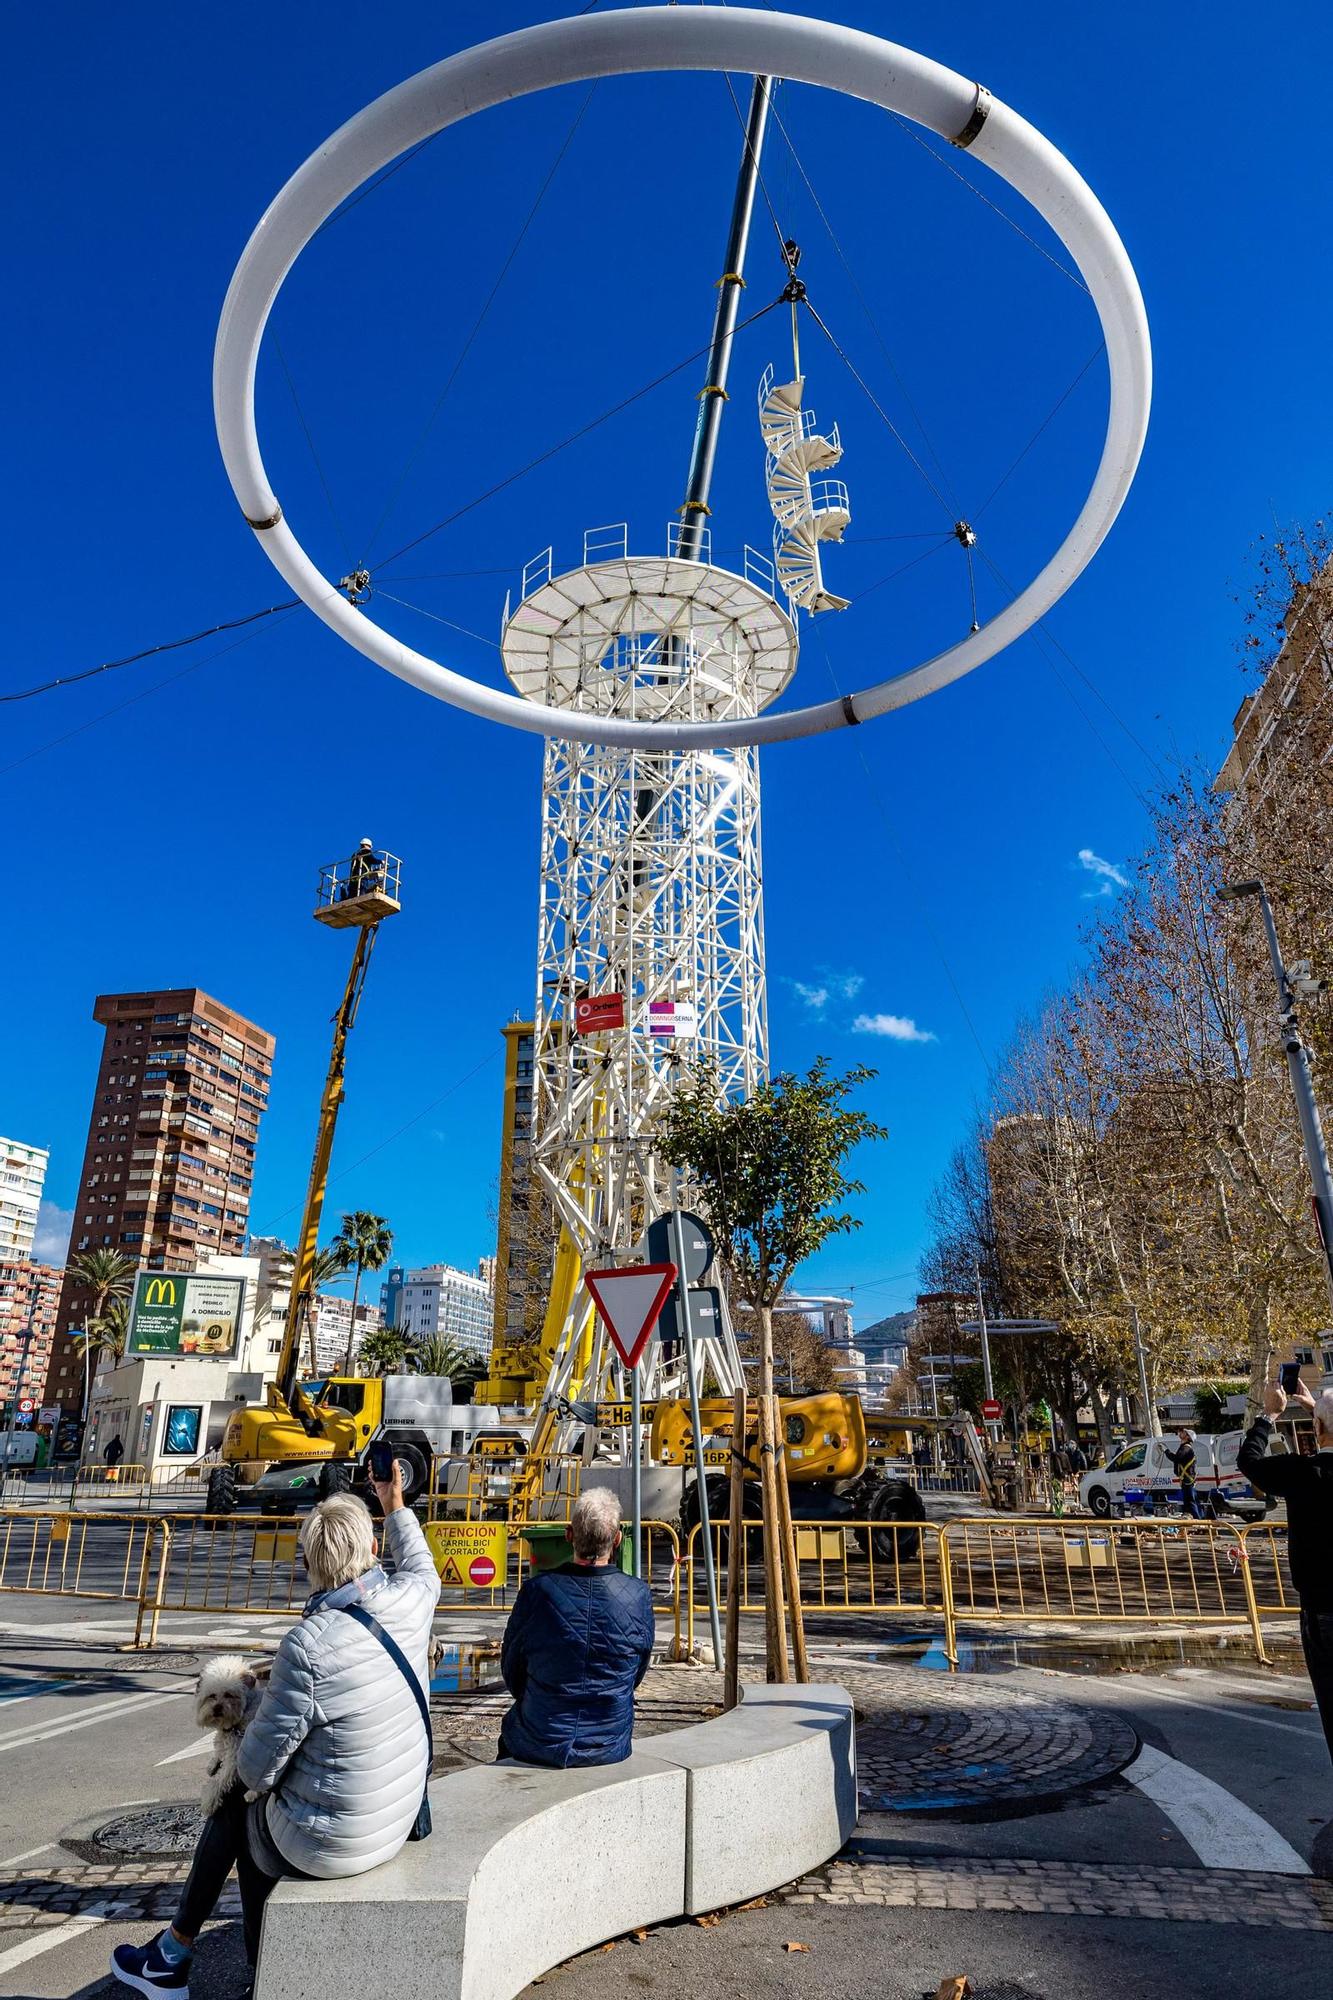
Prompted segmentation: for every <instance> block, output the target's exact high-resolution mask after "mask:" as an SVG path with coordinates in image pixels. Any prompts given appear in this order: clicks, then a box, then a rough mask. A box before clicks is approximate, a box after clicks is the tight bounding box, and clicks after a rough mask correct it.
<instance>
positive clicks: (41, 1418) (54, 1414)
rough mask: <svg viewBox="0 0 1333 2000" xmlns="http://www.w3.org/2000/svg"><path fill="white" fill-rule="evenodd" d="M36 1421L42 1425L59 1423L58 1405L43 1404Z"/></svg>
mask: <svg viewBox="0 0 1333 2000" xmlns="http://www.w3.org/2000/svg"><path fill="white" fill-rule="evenodd" d="M37 1420H38V1422H39V1423H43V1424H58V1423H59V1422H60V1405H59V1403H44V1404H43V1405H42V1408H41V1410H40V1412H39V1414H38V1419H37Z"/></svg>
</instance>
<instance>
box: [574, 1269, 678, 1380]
mask: <svg viewBox="0 0 1333 2000" xmlns="http://www.w3.org/2000/svg"><path fill="white" fill-rule="evenodd" d="M583 1275H584V1279H585V1282H586V1283H587V1287H588V1290H589V1291H590V1292H591V1293H592V1296H593V1303H594V1304H595V1306H596V1307H597V1310H598V1312H599V1313H600V1314H601V1316H602V1322H603V1324H604V1325H605V1327H606V1330H607V1332H608V1333H609V1334H610V1336H611V1339H612V1341H613V1343H614V1345H615V1350H616V1353H617V1354H618V1355H619V1356H620V1358H621V1360H622V1361H623V1362H624V1364H625V1366H626V1367H627V1368H633V1366H634V1364H635V1363H636V1362H637V1360H638V1358H639V1356H640V1355H641V1354H642V1353H643V1350H644V1348H645V1347H646V1346H647V1344H648V1336H649V1334H650V1333H651V1332H652V1330H653V1328H654V1327H655V1326H656V1325H657V1315H658V1314H659V1313H660V1312H661V1310H662V1307H663V1306H664V1305H665V1303H666V1298H667V1294H668V1292H669V1291H670V1290H671V1287H672V1286H673V1285H674V1284H675V1282H676V1267H675V1265H674V1264H630V1265H627V1266H626V1267H625V1268H624V1269H623V1270H620V1271H585V1272H584V1274H583Z"/></svg>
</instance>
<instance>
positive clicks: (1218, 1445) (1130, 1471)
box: [1078, 1431, 1281, 1521]
mask: <svg viewBox="0 0 1333 2000" xmlns="http://www.w3.org/2000/svg"><path fill="white" fill-rule="evenodd" d="M1244 1435H1245V1433H1244V1432H1243V1431H1223V1432H1222V1433H1221V1435H1220V1436H1218V1437H1196V1438H1195V1440H1194V1453H1195V1457H1196V1458H1197V1459H1198V1461H1199V1477H1198V1484H1197V1487H1196V1491H1197V1494H1198V1499H1199V1505H1200V1507H1201V1508H1202V1509H1203V1510H1204V1512H1205V1513H1207V1511H1208V1503H1209V1500H1210V1498H1211V1497H1212V1496H1213V1495H1214V1494H1216V1495H1217V1496H1218V1497H1219V1498H1220V1499H1221V1500H1222V1501H1224V1502H1225V1505H1226V1509H1227V1511H1228V1512H1229V1513H1232V1514H1235V1515H1237V1516H1238V1517H1240V1518H1241V1519H1243V1520H1247V1521H1262V1520H1263V1518H1264V1516H1265V1514H1267V1512H1268V1511H1269V1508H1270V1506H1271V1504H1272V1503H1271V1502H1270V1501H1268V1500H1267V1499H1266V1498H1265V1497H1264V1495H1263V1494H1262V1493H1258V1492H1256V1491H1255V1489H1254V1487H1253V1486H1251V1484H1250V1482H1249V1480H1248V1479H1247V1478H1246V1477H1245V1475H1244V1473H1242V1472H1241V1471H1240V1470H1239V1468H1238V1466H1237V1464H1236V1458H1237V1454H1238V1453H1239V1451H1240V1443H1241V1439H1242V1437H1243V1436H1244ZM1277 1443H1278V1446H1279V1449H1280V1448H1281V1440H1280V1439H1278V1440H1277ZM1179 1449H1180V1440H1179V1438H1178V1437H1176V1436H1175V1434H1174V1432H1173V1433H1172V1434H1171V1436H1170V1437H1164V1438H1134V1439H1132V1440H1131V1441H1130V1443H1129V1444H1127V1445H1125V1446H1124V1448H1123V1449H1122V1450H1120V1451H1118V1452H1116V1453H1115V1455H1114V1456H1113V1457H1112V1458H1111V1459H1110V1460H1109V1461H1108V1463H1107V1464H1105V1465H1099V1466H1097V1467H1095V1469H1094V1470H1093V1471H1091V1472H1085V1473H1084V1474H1083V1477H1082V1478H1081V1479H1080V1480H1079V1482H1078V1497H1079V1499H1080V1500H1081V1501H1082V1502H1083V1505H1084V1506H1085V1507H1086V1508H1088V1509H1089V1511H1090V1512H1091V1513H1093V1514H1097V1515H1100V1516H1102V1517H1103V1518H1105V1516H1106V1515H1108V1514H1110V1513H1112V1512H1114V1510H1115V1509H1116V1508H1117V1507H1121V1506H1130V1507H1138V1506H1141V1505H1142V1503H1143V1500H1144V1497H1145V1495H1151V1497H1152V1503H1153V1505H1154V1507H1166V1506H1174V1507H1178V1506H1179V1505H1180V1498H1181V1495H1180V1481H1179V1480H1178V1479H1177V1477H1176V1470H1175V1467H1174V1466H1173V1465H1172V1463H1171V1460H1170V1458H1169V1457H1168V1456H1167V1454H1168V1452H1173V1451H1178V1450H1179ZM1270 1449H1271V1446H1270Z"/></svg>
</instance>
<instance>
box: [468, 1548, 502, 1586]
mask: <svg viewBox="0 0 1333 2000" xmlns="http://www.w3.org/2000/svg"><path fill="white" fill-rule="evenodd" d="M467 1574H468V1582H469V1583H475V1584H477V1585H478V1586H479V1587H480V1588H483V1589H484V1587H485V1586H486V1585H487V1584H488V1583H494V1582H495V1564H494V1563H493V1562H492V1561H491V1559H490V1557H489V1556H473V1558H472V1561H471V1562H470V1563H469V1564H468V1566H467Z"/></svg>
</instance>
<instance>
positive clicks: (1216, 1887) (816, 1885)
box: [778, 1854, 1333, 1931]
mask: <svg viewBox="0 0 1333 2000" xmlns="http://www.w3.org/2000/svg"><path fill="white" fill-rule="evenodd" d="M778 1894H779V1900H780V1901H782V1902H785V1903H832V1904H842V1905H852V1904H866V1905H870V1906H879V1907H881V1908H884V1909H918V1910H1006V1911H1009V1912H1011V1913H1012V1912H1023V1911H1030V1912H1033V1913H1035V1914H1039V1915H1043V1916H1087V1917H1131V1918H1132V1917H1152V1918H1157V1919H1161V1920H1163V1921H1166V1922H1171V1923H1185V1924H1244V1925H1248V1926H1251V1927H1257V1928H1259V1929H1261V1930H1262V1929H1268V1930H1272V1929H1277V1930H1321V1931H1333V1883H1329V1882H1321V1881H1320V1880H1319V1879H1318V1878H1317V1877H1315V1876H1303V1875H1261V1874H1255V1873H1252V1872H1250V1871H1249V1870H1247V1869H1240V1868H1210V1869H1207V1870H1202V1869H1198V1868H1151V1869H1149V1868H1135V1867H1126V1866H1118V1865H1116V1864H1115V1863H1113V1862H1097V1863H1096V1864H1095V1865H1094V1864H1087V1863H1080V1862H1076V1861H1051V1860H1047V1861H996V1860H989V1859H985V1858H981V1857H978V1856H975V1855H941V1854H928V1855H919V1856H910V1857H904V1858H902V1859H896V1860H893V1861H882V1860H877V1859H872V1858H870V1857H859V1856H856V1855H855V1854H853V1855H852V1856H851V1857H850V1858H848V1859H846V1860H841V1861H832V1862H830V1863H829V1865H828V1866H827V1867H826V1868H821V1869H819V1870H818V1871H817V1872H816V1873H815V1874H813V1875H809V1876H806V1877H804V1878H803V1879H802V1880H801V1881H799V1882H796V1883H793V1884H792V1885H791V1887H789V1888H787V1889H783V1890H781V1891H779V1892H778Z"/></svg>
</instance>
